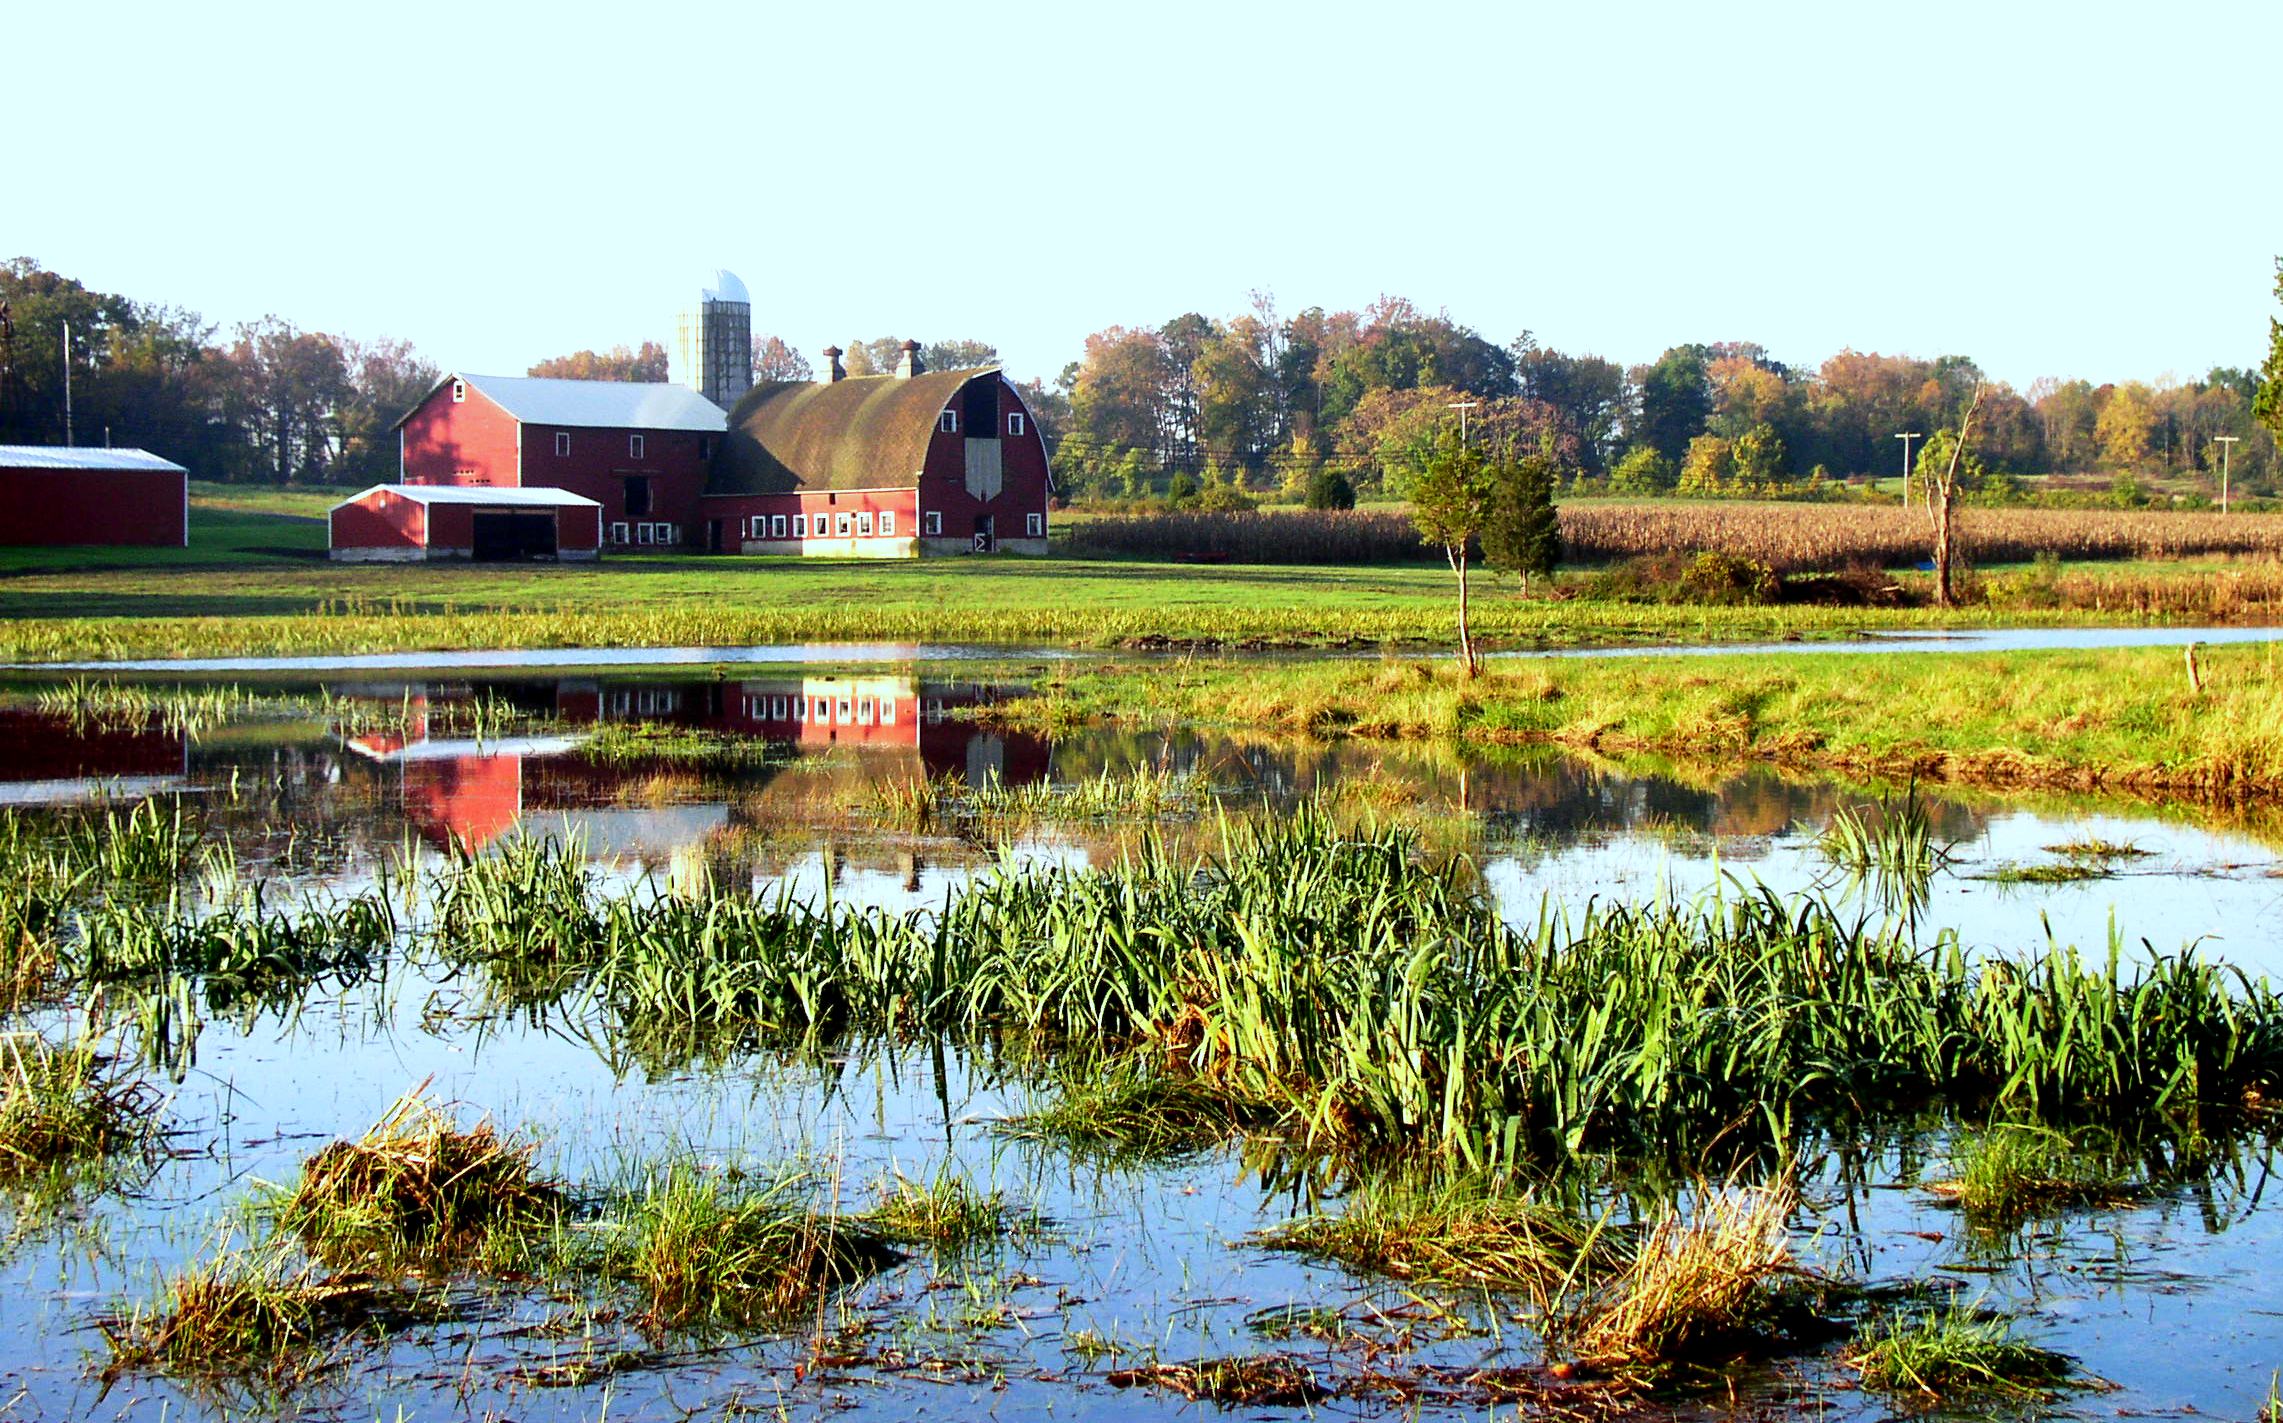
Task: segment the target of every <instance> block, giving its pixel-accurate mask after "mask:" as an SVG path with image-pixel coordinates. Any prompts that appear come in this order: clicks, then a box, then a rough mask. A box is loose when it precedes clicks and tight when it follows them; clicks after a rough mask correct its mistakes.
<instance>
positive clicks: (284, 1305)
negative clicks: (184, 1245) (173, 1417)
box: [97, 1248, 434, 1383]
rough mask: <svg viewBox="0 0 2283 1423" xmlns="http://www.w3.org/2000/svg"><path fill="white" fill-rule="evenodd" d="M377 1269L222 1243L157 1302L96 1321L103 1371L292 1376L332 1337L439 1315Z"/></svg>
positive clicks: (313, 1367)
mask: <svg viewBox="0 0 2283 1423" xmlns="http://www.w3.org/2000/svg"><path fill="white" fill-rule="evenodd" d="M433 1313H434V1311H432V1310H429V1311H423V1310H422V1309H421V1308H420V1307H419V1303H418V1301H417V1300H413V1299H408V1298H407V1297H406V1296H405V1295H404V1294H403V1293H402V1292H401V1291H398V1290H395V1289H393V1288H390V1287H388V1286H385V1285H383V1284H381V1283H380V1282H378V1281H376V1280H374V1279H373V1278H372V1277H370V1276H366V1275H347V1276H340V1277H335V1276H331V1275H326V1274H322V1273H320V1272H319V1269H318V1267H317V1266H316V1264H315V1263H313V1262H310V1261H307V1260H303V1261H300V1262H298V1263H295V1262H294V1261H292V1260H290V1259H289V1258H288V1257H287V1255H286V1254H285V1253H284V1252H282V1251H279V1250H277V1249H274V1248H260V1249H227V1248H226V1249H224V1250H222V1251H221V1252H220V1253H219V1254H217V1255H216V1256H215V1257H214V1258H213V1259H212V1260H210V1261H207V1262H205V1263H203V1264H198V1265H193V1266H191V1267H190V1268H189V1269H186V1270H184V1271H183V1272H182V1273H180V1274H178V1275H175V1276H173V1277H172V1278H170V1279H168V1280H167V1281H166V1282H165V1284H164V1286H163V1288H162V1290H161V1293H160V1298H159V1300H158V1301H157V1302H156V1303H154V1304H151V1305H147V1306H137V1307H135V1308H133V1309H131V1310H129V1311H128V1312H126V1313H124V1314H119V1315H114V1316H111V1317H109V1318H105V1319H101V1320H98V1321H97V1326H98V1327H99V1328H100V1329H101V1330H102V1332H103V1337H104V1340H105V1341H106V1343H108V1344H109V1346H110V1350H111V1358H110V1361H109V1362H108V1363H107V1364H106V1365H105V1367H104V1370H103V1373H104V1377H105V1378H107V1379H109V1378H117V1377H119V1376H120V1375H121V1374H126V1373H143V1372H150V1373H162V1374H168V1375H172V1376H176V1377H188V1378H203V1379H224V1378H244V1377H249V1376H250V1377H260V1378H266V1379H269V1380H271V1381H272V1382H281V1383H282V1382H291V1381H293V1380H296V1379H300V1378H306V1377H307V1376H309V1375H311V1374H314V1373H316V1372H318V1371H319V1370H320V1369H321V1368H323V1367H324V1366H325V1364H326V1363H327V1362H328V1358H327V1352H326V1351H327V1350H328V1348H329V1346H330V1344H331V1343H332V1341H334V1340H336V1339H338V1338H340V1337H341V1336H343V1335H345V1334H349V1333H353V1332H356V1331H359V1330H365V1329H375V1328H380V1327H383V1326H385V1325H388V1324H391V1323H398V1322H408V1321H412V1320H416V1319H420V1318H424V1317H429V1316H431V1315H433Z"/></svg>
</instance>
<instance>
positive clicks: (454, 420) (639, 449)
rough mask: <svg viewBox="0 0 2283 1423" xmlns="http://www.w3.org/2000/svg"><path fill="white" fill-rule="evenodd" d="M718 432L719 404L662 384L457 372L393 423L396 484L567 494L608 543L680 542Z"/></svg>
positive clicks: (722, 420) (722, 425) (687, 533)
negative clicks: (599, 524)
mask: <svg viewBox="0 0 2283 1423" xmlns="http://www.w3.org/2000/svg"><path fill="white" fill-rule="evenodd" d="M726 428H727V417H726V416H725V415H724V414H723V413H722V409H721V407H720V406H718V405H715V404H714V403H713V402H712V401H710V400H708V399H706V398H705V397H704V396H702V395H700V394H698V393H697V392H696V391H694V390H690V389H688V388H686V387H683V386H678V385H667V384H665V383H663V382H660V381H608V380H552V379H542V378H539V377H533V376H484V375H469V374H467V373H465V372H456V373H454V374H452V375H448V376H446V377H444V378H443V379H442V380H440V381H438V382H437V383H436V387H435V389H433V390H431V391H429V392H428V394H427V395H425V396H423V397H422V398H421V401H420V403H419V404H418V405H415V406H414V407H413V408H412V409H411V410H410V411H408V412H407V413H406V414H405V416H404V418H403V419H401V420H399V421H397V423H396V431H397V442H398V443H397V449H398V468H399V470H400V473H399V475H398V478H399V479H401V480H402V481H403V482H404V483H405V484H408V485H409V484H424V485H455V486H481V487H485V488H491V489H542V488H544V489H563V490H568V491H570V492H571V493H573V494H578V495H583V496H584V497H586V498H588V499H591V500H593V501H594V502H595V503H596V504H599V505H600V506H602V520H603V525H604V535H605V538H606V540H607V541H608V542H610V543H612V544H626V545H672V544H680V543H684V542H687V541H689V540H690V539H691V537H692V534H691V525H692V524H693V523H694V522H695V520H696V518H697V507H698V495H699V493H700V492H701V491H702V490H703V489H704V487H705V482H706V471H707V468H708V466H709V465H711V463H712V461H713V457H714V455H715V453H716V451H717V450H718V449H719V447H720V445H721V440H722V433H723V431H724V430H725V429H726Z"/></svg>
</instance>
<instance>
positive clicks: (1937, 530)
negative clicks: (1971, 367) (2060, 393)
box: [1926, 385, 1983, 608]
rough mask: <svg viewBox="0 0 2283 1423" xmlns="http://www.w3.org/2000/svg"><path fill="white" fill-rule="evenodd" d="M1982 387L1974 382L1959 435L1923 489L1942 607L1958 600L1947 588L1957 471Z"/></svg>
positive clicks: (1937, 595) (1930, 472) (1938, 601)
mask: <svg viewBox="0 0 2283 1423" xmlns="http://www.w3.org/2000/svg"><path fill="white" fill-rule="evenodd" d="M1982 389H1983V388H1982V387H1981V386H1980V385H1976V386H1975V387H1974V398H1973V399H1972V400H1971V401H1969V402H1967V405H1966V418H1965V419H1963V420H1960V421H1959V422H1958V438H1957V439H1955V440H1953V441H1951V443H1950V458H1949V459H1948V460H1946V461H1944V462H1943V467H1942V469H1941V470H1940V471H1935V470H1932V469H1929V470H1928V475H1929V476H1930V478H1931V480H1932V484H1933V487H1932V488H1930V489H1928V490H1927V491H1926V492H1927V495H1928V498H1927V501H1926V516H1927V518H1928V519H1929V520H1930V521H1932V523H1933V525H1934V601H1935V603H1936V605H1937V606H1940V607H1944V608H1948V607H1952V606H1954V605H1955V604H1956V603H1957V598H1956V596H1955V594H1954V593H1953V592H1952V590H1951V587H1950V565H1951V555H1952V551H1953V549H1954V547H1955V538H1954V533H1955V529H1956V522H1955V517H1956V514H1957V508H1958V471H1959V469H1960V467H1961V466H1962V465H1963V464H1964V463H1965V460H1966V446H1967V443H1968V442H1969V441H1971V440H1972V439H1973V438H1974V416H1975V414H1976V413H1977V412H1979V411H1980V410H1981V408H1982Z"/></svg>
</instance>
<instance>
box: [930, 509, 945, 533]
mask: <svg viewBox="0 0 2283 1423" xmlns="http://www.w3.org/2000/svg"><path fill="white" fill-rule="evenodd" d="M927 531H928V532H929V533H930V534H940V533H942V532H943V511H942V510H941V509H930V510H928V511H927Z"/></svg>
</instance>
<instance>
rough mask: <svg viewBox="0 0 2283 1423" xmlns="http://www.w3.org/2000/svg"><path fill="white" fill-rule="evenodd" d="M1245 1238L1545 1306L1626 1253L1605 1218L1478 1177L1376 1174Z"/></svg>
mask: <svg viewBox="0 0 2283 1423" xmlns="http://www.w3.org/2000/svg"><path fill="white" fill-rule="evenodd" d="M1251 1239H1252V1240H1253V1241H1254V1242H1255V1243H1257V1244H1260V1245H1263V1246H1266V1247H1267V1248H1269V1249H1271V1250H1291V1251H1298V1252H1300V1253H1303V1254H1308V1255H1315V1256H1319V1257H1321V1258H1324V1259H1328V1260H1334V1261H1337V1262H1338V1263H1340V1264H1342V1265H1345V1266H1347V1267H1349V1268H1350V1269H1356V1270H1368V1271H1372V1272H1375V1273H1378V1274H1384V1275H1392V1276H1394V1277H1395V1278H1397V1279H1403V1280H1417V1281H1421V1282H1425V1283H1431V1284H1443V1285H1464V1286H1475V1287H1480V1288H1483V1289H1492V1290H1501V1291H1516V1292H1521V1293H1525V1294H1528V1295H1530V1296H1531V1297H1533V1298H1534V1299H1536V1300H1537V1301H1539V1302H1540V1303H1541V1304H1544V1305H1548V1306H1551V1305H1552V1304H1553V1302H1554V1301H1556V1300H1557V1299H1558V1298H1559V1297H1560V1296H1562V1295H1564V1294H1565V1293H1567V1292H1568V1290H1569V1289H1570V1288H1571V1287H1572V1286H1574V1285H1576V1284H1579V1283H1581V1282H1583V1281H1584V1280H1585V1279H1586V1278H1588V1277H1589V1276H1591V1275H1592V1274H1594V1273H1596V1272H1599V1271H1605V1270H1607V1269H1608V1268H1610V1267H1611V1265H1612V1263H1613V1262H1614V1261H1615V1260H1617V1259H1620V1258H1622V1254H1621V1247H1620V1243H1619V1239H1618V1234H1617V1232H1615V1231H1611V1230H1609V1229H1608V1228H1607V1227H1606V1223H1599V1224H1597V1223H1595V1222H1590V1221H1586V1220H1583V1219H1581V1218H1579V1217H1578V1216H1576V1215H1574V1214H1572V1213H1570V1212H1569V1211H1567V1210H1565V1209H1563V1208H1561V1207H1558V1206H1554V1205H1549V1204H1546V1203H1544V1202H1541V1201H1539V1200H1538V1199H1536V1198H1535V1197H1533V1196H1531V1195H1528V1194H1525V1193H1522V1192H1517V1191H1511V1190H1504V1189H1500V1188H1498V1187H1497V1186H1494V1185H1492V1184H1490V1183H1487V1182H1483V1181H1479V1180H1457V1181H1448V1182H1440V1183H1431V1184H1423V1185H1422V1184H1414V1183H1409V1182H1404V1181H1400V1180H1388V1181H1378V1182H1374V1183H1373V1184H1371V1185H1368V1186H1366V1187H1364V1188H1362V1189H1361V1190H1359V1191H1358V1193H1357V1194H1356V1195H1354V1196H1353V1197H1351V1198H1350V1199H1349V1201H1348V1202H1347V1205H1346V1207H1345V1208H1344V1209H1343V1210H1341V1211H1340V1212H1339V1213H1337V1214H1331V1215H1313V1216H1306V1217H1303V1218H1301V1219H1299V1220H1295V1221H1290V1222H1287V1223H1285V1224H1283V1225H1278V1226H1272V1227H1270V1228H1268V1229H1266V1230H1263V1231H1260V1232H1258V1233H1256V1234H1255V1235H1253V1236H1252V1237H1251Z"/></svg>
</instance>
